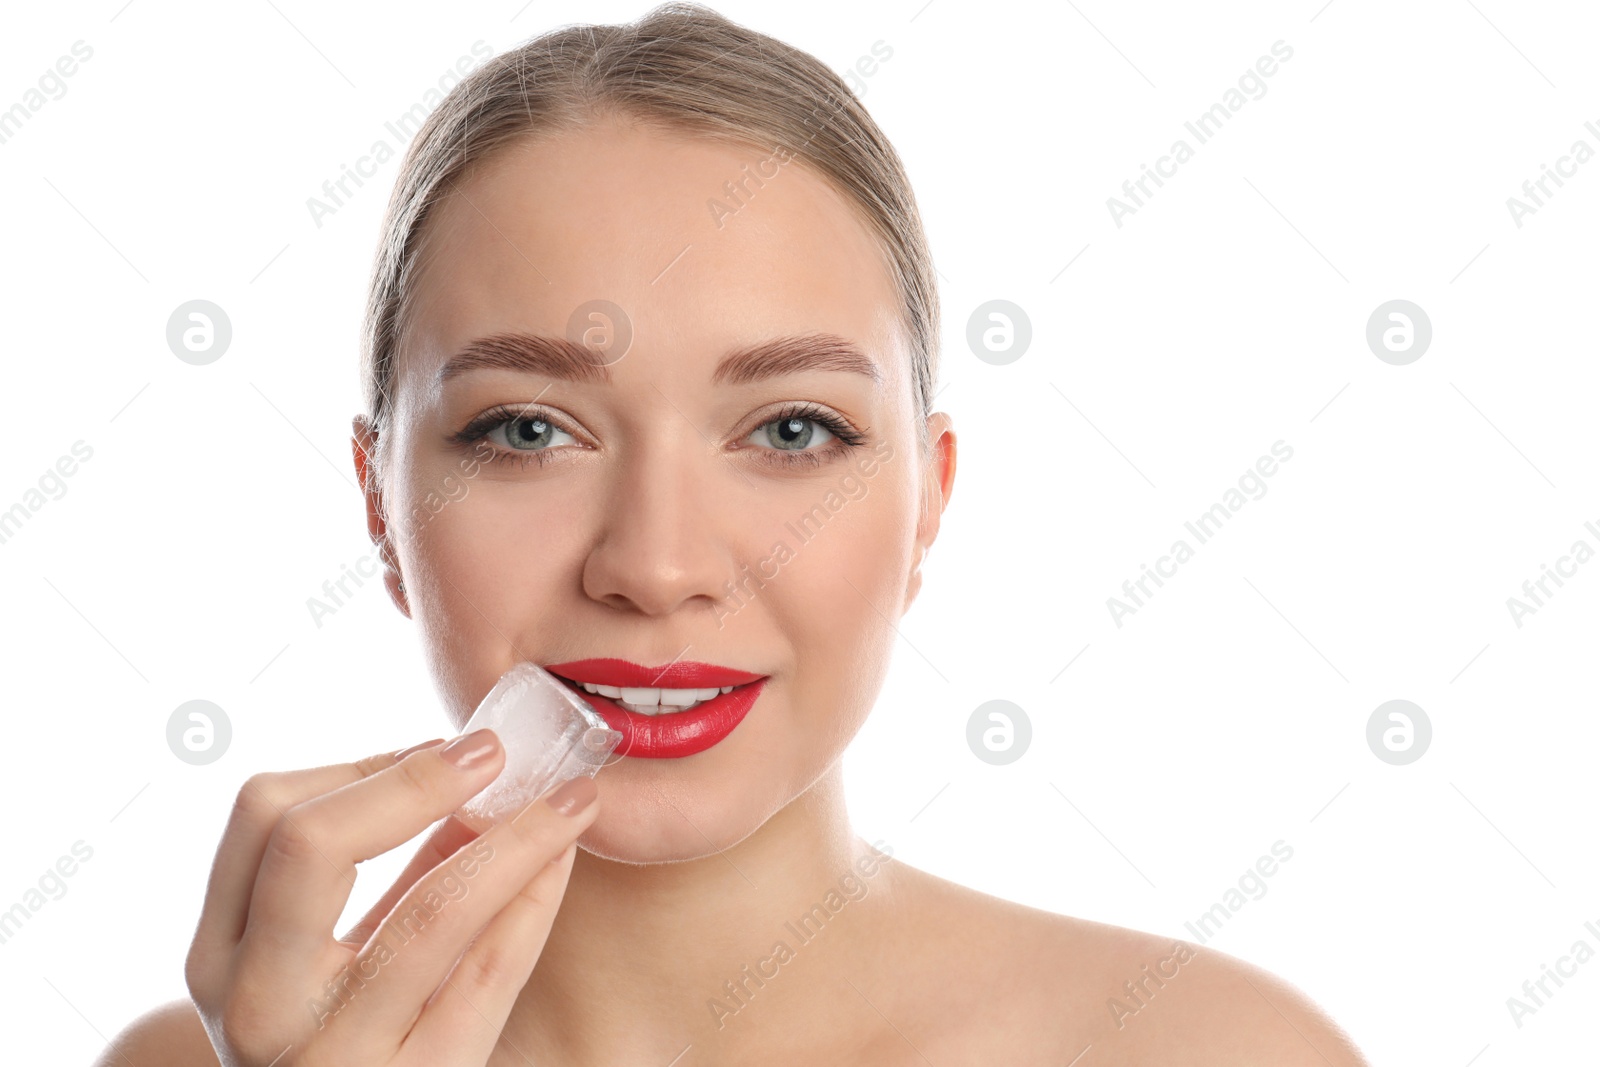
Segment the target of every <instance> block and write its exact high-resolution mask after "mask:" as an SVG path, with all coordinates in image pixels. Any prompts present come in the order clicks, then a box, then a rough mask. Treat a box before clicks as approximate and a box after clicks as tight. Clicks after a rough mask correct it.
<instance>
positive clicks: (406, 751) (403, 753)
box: [394, 737, 444, 759]
mask: <svg viewBox="0 0 1600 1067" xmlns="http://www.w3.org/2000/svg"><path fill="white" fill-rule="evenodd" d="M443 743H444V738H442V737H435V738H434V739H433V740H432V741H424V742H422V744H420V745H412V746H411V747H410V748H402V749H401V750H400V751H399V752H396V753H395V754H394V758H395V759H405V758H406V757H407V756H409V755H411V753H413V752H421V751H422V750H423V749H425V748H432V747H433V746H434V745H439V744H443Z"/></svg>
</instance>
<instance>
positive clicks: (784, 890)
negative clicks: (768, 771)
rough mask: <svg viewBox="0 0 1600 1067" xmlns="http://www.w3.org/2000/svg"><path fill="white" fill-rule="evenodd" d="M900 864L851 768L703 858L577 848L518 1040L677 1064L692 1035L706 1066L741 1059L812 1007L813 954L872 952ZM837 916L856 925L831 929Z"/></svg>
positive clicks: (840, 959)
mask: <svg viewBox="0 0 1600 1067" xmlns="http://www.w3.org/2000/svg"><path fill="white" fill-rule="evenodd" d="M887 862H888V860H887V858H886V857H883V856H880V855H879V854H878V853H877V852H876V851H875V850H874V849H873V848H872V847H871V846H869V845H867V844H866V843H865V842H863V841H861V840H860V839H858V838H856V837H855V835H854V833H853V832H852V831H851V829H850V823H849V818H848V815H847V813H846V811H845V805H844V797H843V781H842V776H841V773H840V768H839V765H838V764H835V765H834V767H833V768H832V769H831V770H829V771H828V773H827V774H825V775H824V776H823V777H822V778H821V779H819V780H818V781H817V783H816V784H815V785H813V786H812V787H811V789H809V790H808V791H807V792H806V793H805V794H803V795H802V796H800V797H798V798H797V799H795V800H794V801H793V802H792V803H790V804H789V805H788V806H787V807H785V808H784V809H783V810H781V811H779V812H778V813H777V814H775V815H774V816H773V817H772V818H770V819H768V820H767V822H766V823H765V824H763V825H762V827H761V828H760V829H759V830H757V831H756V832H755V833H753V834H751V835H750V836H749V837H747V838H746V839H744V840H743V841H741V842H739V843H738V844H737V845H735V846H733V847H732V848H729V849H725V850H723V851H722V852H719V853H712V854H711V855H708V856H705V857H702V858H701V859H697V860H691V861H687V862H680V863H659V864H651V865H643V866H641V865H633V864H623V863H615V862H612V861H610V860H604V859H599V858H597V857H595V856H593V855H591V854H589V853H587V852H584V851H583V850H581V849H580V850H579V851H578V854H577V857H576V859H575V860H574V863H573V867H572V877H571V879H570V881H569V883H568V886H567V891H566V896H565V897H564V898H563V900H562V904H561V910H560V912H559V913H558V915H557V917H556V921H555V925H554V926H553V927H552V929H551V931H550V937H549V939H548V941H547V942H546V944H545V948H544V951H543V953H542V954H541V955H540V957H539V961H538V963H537V964H536V965H535V967H534V972H533V976H532V977H531V978H530V979H529V981H528V983H527V985H526V986H524V987H523V991H522V994H521V996H520V997H519V998H518V1000H517V1003H516V1005H515V1006H514V1008H513V1009H512V1013H511V1018H510V1020H509V1021H508V1023H507V1026H506V1029H505V1036H506V1038H507V1039H508V1042H507V1043H508V1044H509V1045H511V1046H512V1047H514V1048H516V1049H517V1050H519V1051H520V1052H521V1053H523V1054H524V1055H526V1056H528V1057H531V1059H532V1060H533V1062H545V1060H543V1059H541V1054H542V1055H543V1056H545V1057H548V1059H549V1061H550V1062H557V1063H559V1062H580V1063H661V1064H666V1063H668V1062H670V1061H672V1060H673V1058H674V1057H675V1056H677V1055H678V1054H679V1053H680V1052H681V1051H683V1049H684V1047H685V1046H686V1045H689V1044H695V1045H696V1052H695V1057H694V1062H696V1063H714V1062H718V1061H720V1060H724V1059H726V1061H728V1062H736V1061H737V1057H736V1056H735V1055H734V1053H735V1051H736V1050H737V1049H741V1048H743V1049H748V1048H749V1047H750V1045H751V1043H752V1042H756V1043H762V1044H764V1043H766V1042H767V1041H768V1040H770V1039H771V1037H772V1036H774V1035H775V1034H781V1033H782V1032H784V1031H786V1030H788V1029H789V1027H790V1025H791V1021H793V1020H795V1019H797V1017H798V1016H799V1015H801V1014H803V1012H799V1011H789V1010H787V1009H788V1008H789V1007H791V1006H792V1007H794V1008H801V1007H802V1006H803V1005H802V1004H801V1002H802V1001H803V1000H804V999H805V997H804V993H803V990H804V987H805V986H806V985H807V984H808V983H807V979H806V977H805V976H804V975H803V974H802V973H801V969H800V968H798V967H793V969H792V965H795V964H796V963H798V961H799V960H800V958H801V957H805V956H812V957H815V958H816V959H817V961H818V962H820V960H821V959H822V957H824V956H826V957H829V958H831V959H832V960H833V961H834V963H845V962H846V958H847V957H849V956H858V955H861V954H864V953H870V952H872V951H873V947H872V946H871V945H870V944H869V943H868V940H867V939H866V938H865V937H863V936H861V935H862V934H863V933H864V932H865V930H866V929H867V928H868V927H871V926H873V925H874V924H872V923H862V922H861V920H862V919H864V918H865V917H866V913H867V911H868V906H869V901H871V903H872V905H873V907H874V908H876V907H879V906H881V904H882V900H881V898H882V897H883V896H885V895H887V887H888V884H889V882H890V879H888V878H882V879H880V878H878V877H876V875H877V873H878V871H879V869H881V867H882V866H883V864H885V863H887ZM829 925H834V926H850V927H854V928H855V929H854V930H853V931H852V933H851V935H850V937H848V938H843V937H840V936H839V935H838V934H834V935H833V936H832V937H823V936H822V935H823V933H824V931H825V929H826V927H828V926H829ZM829 966H830V968H831V966H832V964H830V965H829ZM804 970H805V971H806V972H809V973H810V974H811V975H812V976H813V977H814V976H815V975H816V973H817V968H816V967H814V966H813V967H806V968H804ZM708 1044H722V1045H725V1046H726V1051H727V1053H728V1055H727V1056H723V1055H720V1054H716V1053H713V1052H712V1050H711V1049H710V1048H707V1047H706V1046H707V1045H708Z"/></svg>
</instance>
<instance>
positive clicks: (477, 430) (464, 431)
mask: <svg viewBox="0 0 1600 1067" xmlns="http://www.w3.org/2000/svg"><path fill="white" fill-rule="evenodd" d="M517 419H537V420H538V421H540V422H548V423H549V424H550V425H552V426H554V427H555V428H556V429H558V430H562V431H564V432H566V433H572V431H571V430H568V429H567V428H566V427H565V426H562V425H561V424H560V423H558V422H557V421H556V420H554V419H552V418H550V417H549V416H548V415H547V414H545V413H544V412H542V411H536V410H534V409H532V408H530V407H528V406H526V405H519V404H502V405H500V406H499V407H496V408H490V409H489V410H488V411H485V412H484V413H483V414H482V415H479V416H478V417H477V418H475V419H473V420H472V421H471V422H469V423H467V424H466V425H465V426H463V427H462V428H461V430H460V432H458V433H455V434H452V435H451V436H450V440H452V441H454V442H456V444H459V445H470V444H475V443H476V442H477V441H478V439H479V438H482V437H487V436H488V435H489V431H490V430H493V429H494V428H495V427H497V426H499V425H500V424H502V423H506V422H513V421H515V420H517ZM527 451H529V452H539V451H543V449H529V450H527Z"/></svg>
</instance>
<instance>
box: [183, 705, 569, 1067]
mask: <svg viewBox="0 0 1600 1067" xmlns="http://www.w3.org/2000/svg"><path fill="white" fill-rule="evenodd" d="M486 746H487V750H486ZM419 748H420V750H417V749H412V750H407V752H408V753H409V754H407V753H399V754H397V755H400V756H403V757H404V758H399V759H397V758H396V755H381V756H372V757H369V758H367V759H364V760H360V761H358V762H356V763H339V764H334V765H332V766H327V767H313V768H311V769H309V770H300V771H287V772H283V773H270V774H258V775H255V776H254V777H252V778H251V779H250V780H249V781H247V782H245V784H244V786H243V788H241V789H240V790H239V796H238V799H237V800H236V801H235V803H234V807H233V814H232V816H231V817H230V818H229V820H228V826H227V829H226V830H225V831H224V832H223V835H222V842H221V844H220V845H219V846H218V848H217V856H216V860H215V862H214V863H213V864H212V868H211V880H210V882H209V884H208V886H207V888H206V898H205V906H204V908H203V910H202V912H201V915H200V923H199V926H198V927H197V929H196V931H195V936H194V941H193V943H192V944H191V945H190V948H189V955H188V959H187V962H186V963H185V967H184V976H185V979H186V980H187V982H188V985H189V995H190V996H191V997H193V998H194V1002H195V1005H196V1007H197V1008H198V1009H199V1012H200V1017H201V1019H202V1020H203V1021H204V1023H205V1027H206V1033H207V1034H208V1035H209V1036H210V1038H211V1043H212V1045H213V1046H215V1048H216V1052H217V1056H218V1058H219V1059H220V1060H221V1062H222V1064H223V1065H224V1067H268V1065H269V1064H271V1065H273V1067H377V1065H380V1064H415V1065H418V1067H423V1065H427V1067H483V1065H484V1064H485V1063H487V1062H488V1059H489V1055H490V1053H491V1052H492V1051H493V1049H494V1047H495V1043H496V1041H498V1040H499V1037H500V1030H501V1028H502V1027H503V1026H504V1025H505V1021H506V1017H507V1015H508V1014H509V1013H510V1011H511V1006H512V1004H513V1003H514V1002H515V1001H516V998H517V994H518V992H519V991H520V990H521V989H522V986H523V984H524V983H525V982H526V981H527V980H528V976H529V974H530V973H531V972H532V971H533V965H534V962H535V961H536V960H537V959H538V958H539V953H540V952H541V951H543V949H544V943H545V938H546V937H547V936H548V935H549V933H550V925H551V923H552V922H553V921H554V919H555V914H556V909H557V908H558V907H559V906H560V904H561V898H562V895H563V894H564V893H565V892H566V887H567V878H568V876H569V874H570V873H571V871H572V859H573V856H574V855H575V853H576V850H577V844H576V841H577V838H578V836H579V835H580V834H582V833H583V831H584V830H585V829H587V828H588V826H589V825H590V823H592V822H593V821H594V817H595V815H596V813H597V812H598V810H599V806H598V805H597V804H595V803H592V802H591V801H592V800H593V798H594V796H595V793H596V790H595V785H594V782H593V781H592V780H590V779H588V778H578V779H574V780H573V781H571V782H568V783H566V785H565V786H563V787H561V788H559V789H556V790H554V791H552V793H551V794H550V795H549V796H548V797H546V798H544V799H540V800H536V801H534V802H533V803H532V804H530V805H529V806H528V807H527V808H526V809H524V810H523V811H522V812H520V813H519V814H518V815H517V816H516V817H515V818H514V819H510V820H508V821H506V822H504V823H502V824H500V825H497V826H494V827H491V828H490V829H489V830H488V831H486V832H485V833H483V834H482V835H481V836H479V835H475V834H474V833H473V832H472V831H471V830H470V829H468V828H467V827H466V826H464V825H462V824H461V822H460V821H458V820H457V819H455V818H453V817H452V818H445V819H444V822H443V823H441V824H440V826H439V827H438V829H437V830H436V831H435V832H434V833H433V834H431V835H430V836H429V838H428V840H427V842H426V843H425V844H424V845H423V846H422V848H421V849H420V850H419V851H418V852H417V854H416V856H415V857H413V859H412V861H411V863H410V864H409V865H408V866H407V867H406V869H405V871H404V872H403V873H402V874H401V876H400V878H399V879H398V880H397V881H396V882H395V883H394V885H393V886H391V887H390V888H389V890H388V891H387V892H386V893H385V894H384V897H383V899H381V900H379V901H378V903H377V904H375V905H374V906H373V908H372V910H371V911H370V912H368V913H367V916H366V917H365V918H364V919H362V920H361V922H360V923H358V924H357V925H356V926H355V928H354V929H352V930H351V931H350V932H349V933H347V934H345V935H344V936H343V937H341V938H337V939H336V938H335V937H334V933H333V928H334V924H335V923H337V922H338V921H339V916H340V914H341V913H342V912H343V910H344V907H345V904H346V902H347V901H348V900H349V897H350V891H351V889H352V888H353V887H354V885H355V874H356V864H357V863H359V862H361V861H362V860H367V859H371V858H372V857H374V856H378V855H381V854H383V853H385V852H388V851H389V850H390V849H393V848H395V847H397V846H399V845H401V844H403V843H405V842H406V841H409V840H410V839H411V838H413V837H415V836H416V835H417V834H419V833H421V832H422V831H423V830H425V829H426V828H427V827H428V826H429V825H430V824H431V823H433V822H435V821H437V820H439V819H441V818H443V817H445V816H448V815H450V813H451V812H453V811H455V809H456V808H458V807H459V806H460V805H461V804H462V803H463V802H464V801H466V800H467V799H468V798H470V797H472V796H473V795H475V794H476V793H477V792H478V791H480V790H481V789H483V788H484V787H485V786H486V785H488V784H489V783H490V782H491V781H493V780H494V778H495V776H496V775H497V774H499V772H500V768H501V767H502V766H503V765H504V763H505V753H504V750H503V749H502V748H501V746H500V743H499V740H498V739H497V738H496V737H495V735H494V732H493V731H491V730H479V731H476V732H474V733H472V734H468V735H466V736H464V737H461V738H457V739H456V740H455V741H453V742H451V743H450V744H449V745H445V746H444V747H439V742H433V743H431V747H428V746H419ZM550 799H555V800H558V801H565V802H566V803H565V805H564V807H565V809H566V810H565V812H563V811H562V810H558V808H555V807H552V806H551V805H550V804H549V803H547V802H546V801H547V800H550ZM486 923H487V926H485V924H486ZM480 929H481V930H482V933H481V935H479V936H478V937H477V938H476V939H475V940H474V939H473V935H474V934H477V933H478V931H479V930H480ZM463 953H464V954H463Z"/></svg>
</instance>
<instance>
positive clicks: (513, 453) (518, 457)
mask: <svg viewBox="0 0 1600 1067" xmlns="http://www.w3.org/2000/svg"><path fill="white" fill-rule="evenodd" d="M519 419H537V420H538V421H540V422H545V423H548V424H549V425H551V426H554V427H555V428H556V429H558V430H561V431H562V432H563V433H568V434H571V433H572V431H571V430H569V429H567V428H566V427H565V426H563V425H561V424H560V423H559V422H558V421H556V420H555V419H553V418H551V417H550V416H549V415H548V414H546V413H545V412H543V411H540V410H535V409H533V408H531V407H530V406H528V405H520V404H502V405H500V406H498V407H493V408H490V409H489V410H488V411H485V412H484V413H483V414H481V415H479V416H477V417H476V418H474V419H473V420H472V421H471V422H469V423H467V425H466V426H464V427H462V428H461V429H460V430H459V431H457V432H456V433H453V434H451V435H450V440H451V441H452V442H454V443H455V444H458V445H460V446H461V447H463V448H465V447H468V446H471V445H475V444H477V443H478V442H479V441H482V440H483V439H484V438H486V437H488V435H489V433H490V432H491V431H493V430H495V429H496V428H498V427H500V426H502V425H504V424H505V423H508V422H514V421H517V420H519ZM786 419H806V420H809V421H811V422H814V423H816V424H817V425H819V426H821V427H822V428H823V429H825V430H827V431H828V433H830V434H832V435H833V437H834V438H835V440H836V441H837V442H838V444H837V445H836V446H834V447H831V448H829V447H824V448H807V449H792V450H791V449H781V448H757V449H756V450H755V451H756V452H758V453H760V455H761V459H762V461H763V462H767V463H772V464H774V465H777V466H799V465H807V466H811V467H820V466H821V465H822V464H823V463H824V462H825V461H826V460H827V459H829V458H832V457H836V456H838V455H840V454H842V453H843V452H845V451H848V450H849V449H851V448H855V447H856V446H858V445H860V444H862V443H863V442H864V441H866V439H867V435H866V433H865V432H863V431H861V430H857V429H856V428H855V427H854V426H851V425H850V424H849V423H847V422H845V421H844V419H842V418H840V417H839V416H838V415H835V414H834V413H832V412H831V411H829V410H827V409H826V408H824V407H822V406H820V405H818V404H814V403H811V402H809V401H805V402H801V403H795V404H789V405H787V406H785V407H783V408H781V409H779V411H778V412H777V413H776V414H774V415H773V416H772V417H771V418H769V419H765V420H763V421H762V422H761V424H760V426H757V427H756V429H757V430H759V429H760V428H761V427H762V426H767V425H770V424H772V423H774V422H783V421H784V420H786ZM573 436H574V437H576V436H577V435H576V434H573ZM746 436H748V435H746ZM494 451H495V455H494V457H493V462H496V463H523V464H526V462H527V461H528V460H529V459H532V460H534V461H535V462H537V463H538V464H539V465H540V466H543V465H544V463H545V462H546V460H547V458H548V457H547V456H546V453H548V452H551V451H553V450H552V449H548V448H531V449H513V450H510V451H508V450H506V449H503V448H495V450H494Z"/></svg>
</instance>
